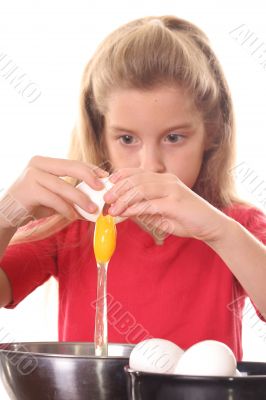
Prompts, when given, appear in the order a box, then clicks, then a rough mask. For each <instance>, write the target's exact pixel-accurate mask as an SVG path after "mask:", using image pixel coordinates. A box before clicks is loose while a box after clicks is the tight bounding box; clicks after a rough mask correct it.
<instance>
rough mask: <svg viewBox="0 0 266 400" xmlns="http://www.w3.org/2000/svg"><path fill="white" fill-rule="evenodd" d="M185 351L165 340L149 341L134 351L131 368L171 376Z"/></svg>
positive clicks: (130, 362)
mask: <svg viewBox="0 0 266 400" xmlns="http://www.w3.org/2000/svg"><path fill="white" fill-rule="evenodd" d="M183 353H184V351H183V350H182V349H181V348H180V347H179V346H177V345H176V344H175V343H173V342H171V341H169V340H165V339H156V338H153V339H147V340H143V341H142V342H140V343H138V344H137V345H136V346H135V347H134V349H133V350H132V352H131V354H130V358H129V366H130V368H131V369H133V370H136V371H144V372H157V373H165V374H171V373H172V372H173V370H174V368H175V366H176V364H177V362H178V360H179V358H180V357H181V356H182V354H183Z"/></svg>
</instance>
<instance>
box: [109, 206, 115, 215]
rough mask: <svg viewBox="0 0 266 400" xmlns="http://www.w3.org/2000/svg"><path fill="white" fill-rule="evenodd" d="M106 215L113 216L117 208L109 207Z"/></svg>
mask: <svg viewBox="0 0 266 400" xmlns="http://www.w3.org/2000/svg"><path fill="white" fill-rule="evenodd" d="M108 213H109V214H112V215H115V214H116V213H117V207H116V206H111V207H109V209H108Z"/></svg>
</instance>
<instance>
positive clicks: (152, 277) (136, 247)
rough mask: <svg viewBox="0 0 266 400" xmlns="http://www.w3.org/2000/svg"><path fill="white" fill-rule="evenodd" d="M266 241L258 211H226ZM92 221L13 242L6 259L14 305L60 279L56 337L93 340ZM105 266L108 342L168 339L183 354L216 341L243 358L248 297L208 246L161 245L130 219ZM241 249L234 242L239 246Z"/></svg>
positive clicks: (188, 242)
mask: <svg viewBox="0 0 266 400" xmlns="http://www.w3.org/2000/svg"><path fill="white" fill-rule="evenodd" d="M226 213H227V214H228V215H230V216H231V217H232V218H234V219H236V220H238V221H239V222H240V223H241V224H242V225H244V226H245V227H246V228H247V229H248V230H249V231H251V232H252V233H253V234H254V235H256V236H257V237H258V238H259V239H260V240H262V241H263V242H264V243H266V218H265V216H264V214H263V213H262V212H260V211H259V210H257V209H255V208H247V207H243V206H241V207H240V206H237V207H234V208H233V209H231V210H228V211H227V212H226ZM93 229H94V224H92V223H90V222H87V221H75V222H73V223H72V224H70V225H69V226H67V227H66V228H64V229H63V230H61V231H60V232H58V233H56V234H54V235H52V236H51V237H49V238H47V239H44V240H39V241H36V242H29V243H26V244H17V245H11V246H10V247H8V249H7V250H6V253H5V255H4V257H3V259H2V261H1V267H2V269H3V270H4V271H5V272H6V274H7V276H8V278H9V280H10V282H11V285H12V289H13V298H14V301H13V303H12V304H11V305H9V306H8V308H12V307H15V306H16V305H17V304H18V303H19V302H20V301H21V300H22V299H23V298H24V297H25V296H27V295H28V294H29V293H31V292H32V291H33V290H34V289H35V288H36V287H37V286H39V285H41V284H42V283H44V282H45V281H46V280H47V279H48V278H49V277H50V276H51V275H53V276H55V277H56V279H57V280H58V282H59V322H58V324H59V340H60V341H93V335H94V318H95V300H96V285H97V268H96V262H95V257H94V253H93V244H92V236H93ZM117 234H118V236H117V248H116V251H115V253H114V255H113V257H112V259H111V261H110V264H109V267H108V303H109V309H108V310H109V311H108V316H109V328H108V329H109V331H108V336H109V342H116V343H125V342H128V343H137V342H139V341H141V340H143V339H145V338H147V337H159V338H165V339H169V340H171V341H173V342H175V343H176V344H178V345H179V346H180V347H182V348H184V349H186V348H188V347H190V346H191V345H192V344H194V343H196V342H198V341H201V340H205V339H214V340H219V341H222V342H224V343H226V344H227V345H228V346H229V347H230V348H231V349H232V350H233V351H234V353H235V355H236V357H237V359H238V360H241V358H242V344H241V341H242V340H241V333H242V328H241V315H242V309H243V306H244V300H245V297H246V295H245V292H244V290H243V288H242V287H241V285H240V284H239V282H238V281H237V280H236V278H235V277H234V276H233V274H232V273H231V271H230V270H229V268H228V267H227V266H226V265H225V263H224V262H223V261H222V259H221V258H220V257H219V256H218V255H217V254H216V253H215V252H214V251H213V250H212V249H211V248H210V247H209V246H207V245H206V244H205V243H204V242H201V241H199V240H196V239H191V238H180V237H176V236H173V235H171V236H169V237H168V238H167V239H166V240H165V243H164V245H163V246H158V245H156V244H155V243H154V241H153V239H152V237H151V236H150V235H149V234H148V233H147V232H145V231H143V230H142V229H141V228H140V227H139V226H138V225H136V224H135V223H134V222H133V221H131V220H126V221H124V222H121V223H120V224H118V225H117ZM235 245H236V246H237V243H235Z"/></svg>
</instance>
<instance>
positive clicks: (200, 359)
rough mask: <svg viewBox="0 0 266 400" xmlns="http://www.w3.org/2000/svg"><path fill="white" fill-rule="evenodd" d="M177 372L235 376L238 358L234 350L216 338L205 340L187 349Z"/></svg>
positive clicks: (178, 364)
mask: <svg viewBox="0 0 266 400" xmlns="http://www.w3.org/2000/svg"><path fill="white" fill-rule="evenodd" d="M174 373H175V374H182V375H203V376H206V375H207V376H234V375H235V373H236V359H235V356H234V353H233V352H232V350H231V349H230V348H229V347H228V346H227V345H226V344H224V343H222V342H218V341H216V340H204V341H202V342H199V343H196V344H194V345H193V346H191V347H190V348H189V349H187V350H186V351H185V352H184V354H183V356H182V357H181V358H180V360H179V361H178V363H177V365H176V368H175V370H174Z"/></svg>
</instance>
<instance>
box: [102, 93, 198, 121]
mask: <svg viewBox="0 0 266 400" xmlns="http://www.w3.org/2000/svg"><path fill="white" fill-rule="evenodd" d="M193 100H194V99H193V98H192V96H191V95H190V94H189V93H188V92H187V91H186V90H185V89H184V88H182V87H181V86H177V85H176V86H165V85H163V86H162V85H161V86H157V87H154V88H151V89H145V90H144V89H139V88H130V89H118V90H115V91H113V92H112V94H111V95H110V96H109V97H108V100H107V107H106V109H107V113H106V117H107V119H116V118H117V117H119V119H121V117H123V116H126V115H128V114H139V115H140V116H141V115H142V114H145V113H146V114H147V115H151V116H153V117H154V118H155V119H156V117H157V116H158V115H161V114H163V115H165V116H166V117H167V116H169V117H170V116H172V115H176V116H178V115H180V114H182V115H185V116H191V114H192V113H193V114H194V115H195V116H196V114H198V112H197V110H196V108H195V106H194V101H193Z"/></svg>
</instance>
